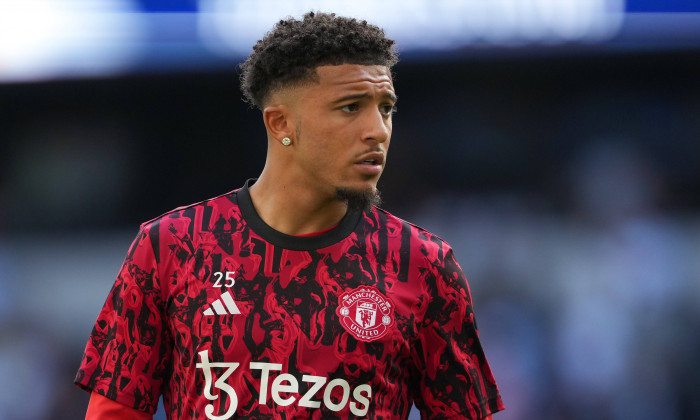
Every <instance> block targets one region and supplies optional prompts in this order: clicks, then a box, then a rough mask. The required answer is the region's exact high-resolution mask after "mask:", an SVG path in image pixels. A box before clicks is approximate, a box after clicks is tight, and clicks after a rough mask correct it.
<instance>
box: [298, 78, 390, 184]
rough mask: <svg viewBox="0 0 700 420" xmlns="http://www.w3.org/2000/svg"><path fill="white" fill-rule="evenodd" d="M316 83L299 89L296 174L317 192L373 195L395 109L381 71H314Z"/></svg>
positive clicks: (388, 82) (387, 145) (382, 168)
mask: <svg viewBox="0 0 700 420" xmlns="http://www.w3.org/2000/svg"><path fill="white" fill-rule="evenodd" d="M317 73H318V77H319V83H311V84H309V85H305V86H303V87H299V88H298V90H297V92H298V100H297V101H295V103H294V105H293V106H292V112H293V115H294V128H295V144H294V153H295V156H294V162H295V166H296V168H295V169H296V170H295V174H297V175H299V176H300V178H301V179H300V181H301V182H304V183H305V184H306V185H308V187H309V188H314V189H316V190H317V191H319V192H322V193H326V192H327V193H328V194H336V192H337V191H338V189H341V190H346V191H347V190H349V191H351V192H354V193H362V194H369V195H372V194H376V187H377V181H378V180H379V177H380V176H381V174H382V171H383V170H384V165H385V164H386V154H387V150H388V149H389V141H390V139H391V117H392V113H393V109H394V105H395V103H396V95H395V93H394V85H393V82H392V80H391V73H390V71H389V69H388V68H387V67H385V66H365V65H356V64H343V65H339V66H320V67H318V68H317Z"/></svg>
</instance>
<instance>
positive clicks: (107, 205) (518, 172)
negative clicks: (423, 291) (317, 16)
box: [0, 0, 700, 420]
mask: <svg viewBox="0 0 700 420" xmlns="http://www.w3.org/2000/svg"><path fill="white" fill-rule="evenodd" d="M309 9H315V10H323V11H336V12H337V13H339V14H345V15H351V16H356V17H361V18H366V19H367V20H369V21H371V22H373V23H377V24H379V25H380V26H383V27H384V28H385V29H386V30H387V32H388V35H389V36H391V37H394V38H396V39H397V40H398V43H399V48H400V51H401V53H402V61H401V62H400V64H399V65H398V66H397V68H396V72H397V74H398V76H397V78H396V81H395V84H396V88H397V92H398V93H399V96H400V97H401V100H400V103H399V104H398V108H399V112H398V114H397V115H396V116H395V123H394V125H395V128H394V136H393V144H392V147H391V153H390V155H389V156H390V159H389V165H388V169H387V171H386V172H385V175H384V177H383V179H382V181H381V183H380V186H381V188H382V191H383V196H384V201H385V204H384V207H385V208H387V209H388V210H390V211H392V212H394V213H395V214H397V215H399V216H401V217H403V218H405V219H408V220H411V221H413V222H415V223H417V224H419V225H421V226H423V227H426V228H428V229H430V230H432V231H434V232H435V233H438V234H440V235H441V236H442V237H443V238H444V239H446V240H447V241H449V242H450V243H451V244H452V245H453V246H454V247H455V249H456V252H457V256H458V259H459V261H460V262H461V265H462V266H463V268H464V270H465V272H466V273H467V276H468V277H469V279H470V283H471V287H472V293H473V295H474V300H475V306H476V311H477V317H478V321H479V327H480V329H481V331H482V341H483V344H484V347H485V348H486V351H487V355H488V357H489V360H490V362H491V364H492V367H493V370H494V373H495V376H496V378H497V380H498V381H499V384H500V387H501V391H502V394H503V398H504V401H505V403H506V406H507V410H506V411H505V412H503V413H501V414H498V415H496V418H497V419H498V420H506V419H512V420H528V419H545V420H569V419H571V420H579V419H597V420H608V419H609V420H629V419H635V420H646V419H649V420H652V419H653V420H681V419H682V420H686V419H700V399H698V395H700V357H699V355H700V309H699V306H698V301H699V300H700V282H699V281H698V277H699V275H700V258H699V257H700V252H699V251H700V4H698V2H697V1H691V0H687V1H683V0H626V1H625V0H563V1H562V0H498V1H495V0H494V1H483V0H462V1H450V0H432V1H429V0H403V1H401V2H396V1H383V2H374V1H369V0H356V1H353V2H346V1H343V2H340V1H330V0H328V1H312V0H304V1H298V2H288V1H282V0H256V1H252V0H199V1H197V0H90V1H86V0H63V1H56V0H16V1H13V0H0V162H1V163H2V164H1V165H0V420H9V419H12V420H14V419H33V420H37V419H38V420H41V419H56V418H61V419H71V418H76V419H77V418H82V416H84V411H85V408H86V406H87V400H88V395H87V394H86V393H84V392H82V391H80V390H79V389H77V388H76V387H75V386H73V385H72V380H73V377H74V375H75V371H76V369H77V367H78V364H79V361H80V358H81V354H82V351H83V348H84V345H85V342H86V340H87V337H88V335H89V333H90V330H91V328H92V324H93V322H94V319H95V317H96V316H97V313H98V311H99V309H100V307H101V306H102V304H103V302H104V299H105V297H106V294H107V292H108V290H109V288H110V286H111V284H112V282H113V279H114V276H115V275H116V272H117V270H118V268H119V266H120V264H121V261H122V259H123V257H124V255H125V253H126V249H127V247H128V245H129V243H130V242H131V240H132V238H133V236H134V235H135V234H136V229H137V227H138V225H139V224H140V223H141V222H143V221H145V220H148V219H150V218H153V217H155V216H157V215H159V214H161V213H163V212H165V211H167V210H170V209H172V208H174V207H176V206H178V205H182V204H187V203H191V202H195V201H199V200H202V199H205V198H208V197H211V196H214V195H218V194H220V193H223V192H225V191H229V190H232V189H234V188H238V187H239V186H241V185H242V183H243V182H244V180H245V179H247V178H249V177H254V176H256V175H257V174H258V173H259V172H260V170H261V169H262V166H263V163H264V156H265V140H264V129H263V125H262V121H261V118H260V116H259V113H258V112H257V111H254V110H251V109H249V108H248V107H247V106H246V105H245V104H244V103H243V102H242V101H241V99H240V94H239V91H238V80H237V66H236V65H237V63H238V62H240V61H241V60H242V59H243V58H244V56H245V55H246V54H247V53H248V51H249V50H250V48H251V46H252V45H253V43H254V41H255V40H256V39H258V38H260V37H261V36H262V35H263V33H264V32H265V31H266V30H267V29H269V28H270V27H271V25H272V24H273V23H274V22H275V21H276V20H278V19H280V18H282V17H285V16H287V15H293V16H300V15H301V14H302V13H303V12H305V11H306V10H309ZM413 416H415V413H414V415H412V417H413ZM157 418H160V419H162V418H164V417H163V416H162V413H161V414H159V417H157Z"/></svg>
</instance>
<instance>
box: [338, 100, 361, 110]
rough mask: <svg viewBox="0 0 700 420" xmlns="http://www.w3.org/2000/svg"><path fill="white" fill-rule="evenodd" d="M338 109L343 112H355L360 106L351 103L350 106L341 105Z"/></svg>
mask: <svg viewBox="0 0 700 420" xmlns="http://www.w3.org/2000/svg"><path fill="white" fill-rule="evenodd" d="M340 109H341V110H342V111H343V112H355V111H357V110H358V109H360V104H358V103H357V102H353V103H351V104H347V105H343V106H342V107H341V108H340Z"/></svg>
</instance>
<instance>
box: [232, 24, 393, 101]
mask: <svg viewBox="0 0 700 420" xmlns="http://www.w3.org/2000/svg"><path fill="white" fill-rule="evenodd" d="M394 44H395V42H394V40H392V39H388V38H387V37H386V36H385V35H384V31H383V30H382V29H381V28H379V27H377V26H374V25H371V24H369V23H367V21H364V20H362V21H358V20H357V19H354V18H345V17H340V16H336V15H335V13H314V12H309V13H307V14H305V15H304V17H303V18H302V19H301V20H296V19H293V18H288V19H286V20H280V21H279V22H277V24H276V25H275V26H274V27H273V29H272V31H271V32H268V33H267V34H266V35H265V36H264V37H263V39H261V40H260V41H258V42H257V43H256V44H255V46H254V47H253V52H252V53H251V54H250V56H249V57H248V59H247V60H246V61H245V62H243V63H242V64H241V69H242V73H241V90H242V91H243V95H244V97H245V100H246V102H248V103H250V104H251V105H253V106H256V107H258V108H259V109H261V110H262V109H263V107H264V104H265V102H266V101H267V100H268V99H269V97H270V94H272V93H273V92H274V91H275V90H276V89H279V88H281V87H286V86H292V85H295V84H301V83H308V82H313V81H317V80H318V75H317V74H316V67H318V66H324V65H341V64H363V65H382V66H386V67H388V68H389V69H391V67H392V66H393V65H394V64H396V62H397V61H398V54H397V52H396V50H395V47H394Z"/></svg>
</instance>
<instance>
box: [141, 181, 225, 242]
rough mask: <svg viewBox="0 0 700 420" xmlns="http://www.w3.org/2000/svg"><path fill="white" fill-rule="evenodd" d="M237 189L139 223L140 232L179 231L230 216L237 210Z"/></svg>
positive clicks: (206, 224)
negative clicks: (226, 215)
mask: <svg viewBox="0 0 700 420" xmlns="http://www.w3.org/2000/svg"><path fill="white" fill-rule="evenodd" d="M238 191H239V189H235V190H233V191H229V192H227V193H224V194H221V195H218V196H216V197H212V198H208V199H206V200H202V201H198V202H196V203H192V204H188V205H184V206H180V207H177V208H174V209H172V210H170V211H167V212H165V213H163V214H161V215H160V216H158V217H154V218H153V219H150V220H148V221H146V222H143V223H141V230H142V231H144V232H152V231H153V230H154V229H162V228H163V227H166V228H168V229H171V230H172V229H174V230H180V229H182V228H185V229H187V228H189V226H193V227H194V226H195V225H194V224H193V223H194V222H195V221H199V222H200V223H197V226H200V227H203V226H208V225H209V223H210V222H211V220H212V218H213V217H217V218H218V217H220V216H221V215H223V214H230V213H231V212H232V211H237V210H238V202H237V200H236V195H237V193H238Z"/></svg>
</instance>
